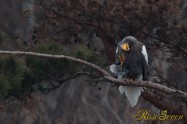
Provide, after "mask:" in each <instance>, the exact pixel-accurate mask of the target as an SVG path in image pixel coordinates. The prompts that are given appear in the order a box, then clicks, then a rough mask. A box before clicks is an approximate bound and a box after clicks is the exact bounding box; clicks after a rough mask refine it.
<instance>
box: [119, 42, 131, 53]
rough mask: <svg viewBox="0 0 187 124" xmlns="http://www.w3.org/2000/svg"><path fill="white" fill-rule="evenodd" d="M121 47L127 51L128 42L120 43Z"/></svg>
mask: <svg viewBox="0 0 187 124" xmlns="http://www.w3.org/2000/svg"><path fill="white" fill-rule="evenodd" d="M121 48H122V49H123V50H125V51H129V50H130V49H129V44H128V43H124V44H122V45H121Z"/></svg>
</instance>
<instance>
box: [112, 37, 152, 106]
mask: <svg viewBox="0 0 187 124" xmlns="http://www.w3.org/2000/svg"><path fill="white" fill-rule="evenodd" d="M110 71H111V72H112V73H113V74H114V75H115V76H116V77H117V78H118V79H129V80H131V81H132V80H134V81H140V80H147V75H148V55H147V51H146V47H145V45H144V44H143V43H141V42H140V41H138V40H137V39H136V38H135V37H133V36H127V37H125V38H124V39H123V40H122V41H120V42H119V43H118V45H117V48H116V57H115V64H113V65H111V66H110ZM119 91H120V93H121V94H123V93H125V95H126V96H127V98H128V100H129V102H130V105H131V106H132V107H134V106H135V105H136V104H137V102H138V98H139V96H140V95H141V92H142V91H143V88H142V87H135V86H119Z"/></svg>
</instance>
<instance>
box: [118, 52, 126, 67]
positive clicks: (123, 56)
mask: <svg viewBox="0 0 187 124" xmlns="http://www.w3.org/2000/svg"><path fill="white" fill-rule="evenodd" d="M119 61H120V65H121V66H122V65H123V63H124V62H125V55H124V53H122V54H121V55H119Z"/></svg>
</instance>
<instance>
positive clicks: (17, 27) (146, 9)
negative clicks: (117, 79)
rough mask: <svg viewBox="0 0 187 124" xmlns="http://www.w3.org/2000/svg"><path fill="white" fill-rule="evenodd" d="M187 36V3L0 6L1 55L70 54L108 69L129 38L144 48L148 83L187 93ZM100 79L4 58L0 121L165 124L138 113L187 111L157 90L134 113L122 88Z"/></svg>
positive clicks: (66, 1)
mask: <svg viewBox="0 0 187 124" xmlns="http://www.w3.org/2000/svg"><path fill="white" fill-rule="evenodd" d="M186 33H187V0H138V1H137V0H125V1H124V0H90V1H89V0H1V1H0V50H21V51H33V52H40V53H50V54H64V55H70V56H73V57H76V58H80V59H84V60H86V61H89V62H92V63H95V64H97V65H99V66H101V67H102V68H103V69H106V70H107V71H109V70H108V67H109V65H111V64H112V63H114V57H115V49H116V46H117V43H118V42H119V41H120V40H121V39H123V38H124V37H125V36H129V35H132V36H134V37H136V38H137V39H138V40H140V41H141V42H143V43H144V44H145V45H146V47H147V51H148V55H149V65H150V67H149V68H150V72H149V80H151V81H153V82H155V83H160V84H163V85H166V86H168V87H171V88H174V89H180V90H182V91H185V92H187V82H186V81H187V57H186V56H187V35H186ZM79 72H81V73H82V72H83V73H84V74H83V75H81V74H80V75H77V73H79ZM87 73H89V75H91V76H86V75H85V74H87ZM98 77H100V75H99V74H98V73H97V72H95V71H94V70H93V69H91V68H88V67H86V66H84V65H79V64H76V63H73V62H69V61H66V60H53V59H41V58H37V57H23V56H8V55H1V57H0V101H1V102H0V115H1V116H0V123H2V124H160V123H163V122H160V121H145V120H142V121H136V120H135V119H134V116H135V114H136V113H137V111H138V110H141V109H147V110H151V111H152V113H155V114H159V110H165V109H167V110H168V112H169V113H171V114H177V113H178V112H186V111H187V109H186V103H187V100H185V99H179V98H176V97H175V96H172V95H166V94H164V93H160V92H158V91H154V95H153V96H151V95H150V96H146V95H143V96H141V97H140V99H139V102H138V104H137V105H136V106H135V108H131V107H130V105H129V103H128V101H127V99H126V97H125V96H124V95H121V94H120V93H119V91H118V87H117V86H113V84H110V83H108V82H106V81H101V82H97V81H95V80H94V79H95V78H98ZM164 123H166V124H172V123H173V124H176V123H177V124H180V123H185V121H184V122H182V121H177V122H175V121H168V122H164Z"/></svg>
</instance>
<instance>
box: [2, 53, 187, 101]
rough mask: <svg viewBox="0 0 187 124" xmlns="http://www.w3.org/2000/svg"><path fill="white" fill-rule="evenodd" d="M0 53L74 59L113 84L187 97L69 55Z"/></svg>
mask: <svg viewBox="0 0 187 124" xmlns="http://www.w3.org/2000/svg"><path fill="white" fill-rule="evenodd" d="M0 54H9V55H24V56H37V57H45V58H53V59H66V60H70V61H74V62H77V63H80V64H84V65H87V66H89V67H91V68H93V69H95V70H97V71H98V72H100V73H101V74H102V75H101V76H102V77H103V78H104V79H106V80H108V81H109V82H113V83H115V84H118V85H123V86H129V85H132V86H138V87H147V88H150V89H155V90H158V91H161V92H164V93H167V94H171V95H175V96H176V97H179V98H182V99H187V93H186V92H183V91H181V90H178V89H172V88H169V87H167V86H164V85H161V84H157V83H153V82H151V81H132V82H131V81H128V80H120V79H116V78H113V77H112V76H111V75H110V73H108V72H107V71H105V70H104V69H102V68H100V67H99V66H97V65H95V64H93V63H90V62H87V61H84V60H81V59H77V58H74V57H71V56H65V55H52V54H42V53H34V52H23V51H0Z"/></svg>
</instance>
